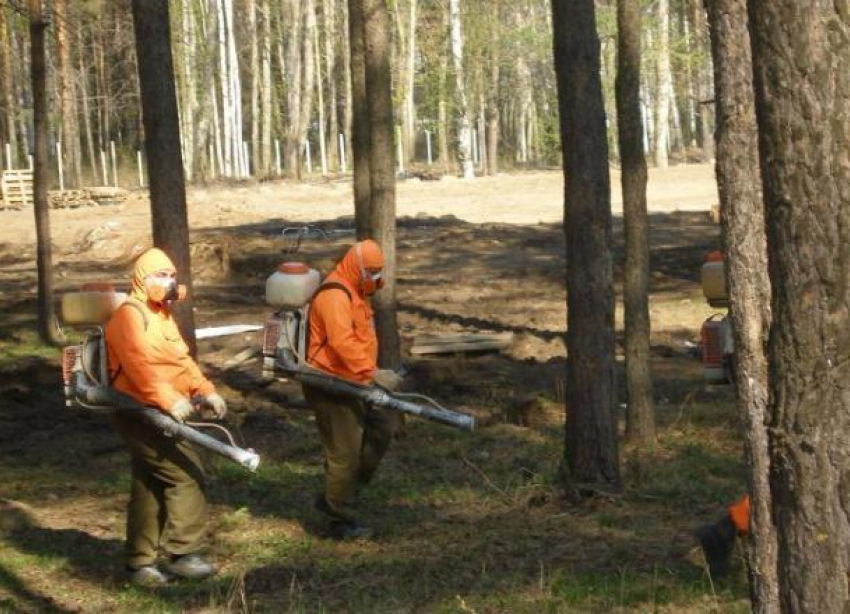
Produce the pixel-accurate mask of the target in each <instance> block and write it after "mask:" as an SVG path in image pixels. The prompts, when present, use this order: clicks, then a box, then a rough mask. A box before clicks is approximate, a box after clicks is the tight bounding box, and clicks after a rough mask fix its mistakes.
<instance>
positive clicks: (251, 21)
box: [245, 0, 263, 169]
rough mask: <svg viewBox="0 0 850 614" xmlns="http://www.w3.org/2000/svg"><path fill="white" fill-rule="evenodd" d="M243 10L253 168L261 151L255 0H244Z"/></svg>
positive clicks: (258, 47)
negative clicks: (245, 15)
mask: <svg viewBox="0 0 850 614" xmlns="http://www.w3.org/2000/svg"><path fill="white" fill-rule="evenodd" d="M245 12H246V13H248V30H249V31H250V36H251V42H250V45H251V162H252V163H253V165H254V168H255V169H258V168H259V167H260V157H261V156H262V153H261V146H262V143H261V138H262V137H261V136H260V131H261V129H262V128H261V121H262V119H261V115H260V80H261V79H262V77H263V75H262V73H261V72H260V35H261V33H260V32H259V31H258V28H257V3H256V0H246V2H245Z"/></svg>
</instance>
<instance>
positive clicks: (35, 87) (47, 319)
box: [0, 0, 58, 345]
mask: <svg viewBox="0 0 850 614" xmlns="http://www.w3.org/2000/svg"><path fill="white" fill-rule="evenodd" d="M41 2H42V0H28V6H27V8H28V12H29V18H30V71H31V83H32V106H33V124H34V127H35V151H34V169H33V199H34V201H35V202H34V204H33V212H34V213H35V232H36V267H37V269H38V336H39V339H41V342H42V343H45V344H50V345H54V344H56V342H57V341H58V331H57V329H56V323H55V322H56V320H55V317H54V315H53V255H52V252H53V250H52V245H51V243H52V240H51V236H50V208H49V206H48V203H47V175H48V172H49V171H48V168H47V155H48V154H47V66H46V61H45V49H44V47H45V43H44V39H45V36H44V31H45V30H46V29H47V24H46V23H45V21H44V14H43V7H42V3H41ZM0 10H5V9H0Z"/></svg>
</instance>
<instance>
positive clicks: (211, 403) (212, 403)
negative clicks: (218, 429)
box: [201, 392, 227, 420]
mask: <svg viewBox="0 0 850 614" xmlns="http://www.w3.org/2000/svg"><path fill="white" fill-rule="evenodd" d="M201 405H202V406H203V407H206V408H209V409H210V410H211V411H212V413H213V415H214V416H215V417H216V418H217V419H219V420H221V419H222V418H224V417H225V416H226V415H227V402H226V401H225V400H224V397H222V396H221V395H220V394H219V393H217V392H213V393H212V394H209V395H207V396H205V397H204V400H203V401H202V402H201Z"/></svg>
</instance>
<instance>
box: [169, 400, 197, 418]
mask: <svg viewBox="0 0 850 614" xmlns="http://www.w3.org/2000/svg"><path fill="white" fill-rule="evenodd" d="M194 411H195V408H194V407H193V406H192V403H191V402H190V401H189V399H183V398H181V399H179V400H178V401H175V402H174V404H173V405H172V406H171V407H169V408H168V413H169V414H171V417H172V418H174V419H175V420H177V421H178V422H183V421H184V420H185V419H186V418H188V417H189V416H191V415H192V413H193V412H194Z"/></svg>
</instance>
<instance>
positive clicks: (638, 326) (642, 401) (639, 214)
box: [616, 0, 655, 446]
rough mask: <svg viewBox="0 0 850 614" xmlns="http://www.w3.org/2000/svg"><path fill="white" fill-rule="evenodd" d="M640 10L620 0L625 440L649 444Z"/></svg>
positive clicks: (635, 0) (633, 0)
mask: <svg viewBox="0 0 850 614" xmlns="http://www.w3.org/2000/svg"><path fill="white" fill-rule="evenodd" d="M640 11H641V9H640V0H617V41H618V53H617V78H616V97H617V122H618V128H619V130H618V132H619V140H620V165H621V167H622V175H621V177H622V187H623V218H624V223H625V231H626V261H625V265H624V269H623V295H624V296H623V298H624V303H625V328H626V396H627V401H628V405H627V408H628V409H627V411H626V438H627V439H628V440H629V442H631V443H634V444H636V445H639V446H646V445H648V444H651V443H652V442H654V441H655V403H654V401H653V391H652V375H651V371H650V365H649V358H650V354H649V341H650V320H649V218H648V216H647V211H646V180H647V171H646V158H645V157H644V154H643V124H642V121H641V115H640V65H641V48H640V39H641V13H640Z"/></svg>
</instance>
